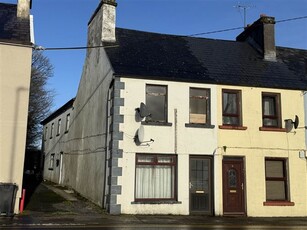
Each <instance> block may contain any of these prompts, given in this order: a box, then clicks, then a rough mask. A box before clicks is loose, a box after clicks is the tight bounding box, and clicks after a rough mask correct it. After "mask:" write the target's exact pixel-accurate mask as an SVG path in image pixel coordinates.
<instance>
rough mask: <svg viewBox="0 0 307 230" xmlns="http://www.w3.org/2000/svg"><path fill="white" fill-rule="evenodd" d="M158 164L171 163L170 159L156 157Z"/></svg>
mask: <svg viewBox="0 0 307 230" xmlns="http://www.w3.org/2000/svg"><path fill="white" fill-rule="evenodd" d="M158 163H173V159H172V158H171V157H158Z"/></svg>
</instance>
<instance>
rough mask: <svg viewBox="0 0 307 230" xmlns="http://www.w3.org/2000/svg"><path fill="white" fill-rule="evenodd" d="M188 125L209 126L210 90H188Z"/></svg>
mask: <svg viewBox="0 0 307 230" xmlns="http://www.w3.org/2000/svg"><path fill="white" fill-rule="evenodd" d="M190 123H192V124H210V90H209V89H199V88H190Z"/></svg>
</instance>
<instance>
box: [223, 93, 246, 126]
mask: <svg viewBox="0 0 307 230" xmlns="http://www.w3.org/2000/svg"><path fill="white" fill-rule="evenodd" d="M222 98H223V99H222V100H223V102H222V104H223V105H222V106H223V125H225V126H241V125H242V117H241V91H240V90H226V89H223V90H222Z"/></svg>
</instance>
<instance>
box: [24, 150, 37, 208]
mask: <svg viewBox="0 0 307 230" xmlns="http://www.w3.org/2000/svg"><path fill="white" fill-rule="evenodd" d="M41 157H42V154H41V151H40V150H36V149H33V150H26V154H25V162H24V174H23V181H22V188H23V189H25V190H26V195H25V203H24V207H27V204H28V203H29V201H30V199H31V197H32V195H33V193H34V192H35V190H36V188H37V187H38V186H39V184H40V183H41V182H42V168H41Z"/></svg>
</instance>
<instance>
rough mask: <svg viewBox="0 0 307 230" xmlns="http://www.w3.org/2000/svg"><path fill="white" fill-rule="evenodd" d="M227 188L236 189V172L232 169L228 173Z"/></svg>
mask: <svg viewBox="0 0 307 230" xmlns="http://www.w3.org/2000/svg"><path fill="white" fill-rule="evenodd" d="M228 186H229V188H236V187H237V172H236V170H234V169H230V170H229V171H228Z"/></svg>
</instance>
